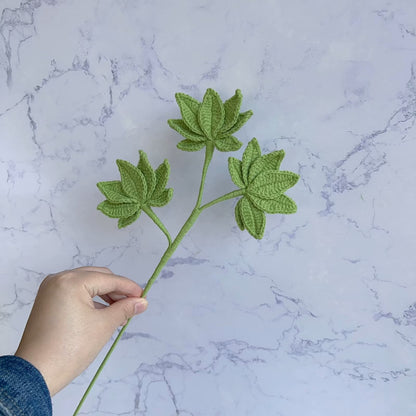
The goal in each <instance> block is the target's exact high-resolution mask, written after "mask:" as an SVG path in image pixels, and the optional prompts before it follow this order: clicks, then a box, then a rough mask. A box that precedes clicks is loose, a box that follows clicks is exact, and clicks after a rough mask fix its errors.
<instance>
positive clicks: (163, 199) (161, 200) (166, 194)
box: [149, 188, 173, 207]
mask: <svg viewBox="0 0 416 416" xmlns="http://www.w3.org/2000/svg"><path fill="white" fill-rule="evenodd" d="M172 196H173V189H172V188H168V189H165V190H164V191H163V192H162V193H161V194H159V195H158V196H157V197H155V198H152V199H151V200H150V201H149V205H151V206H152V207H163V206H164V205H166V204H167V203H168V202H169V201H170V200H171V199H172Z"/></svg>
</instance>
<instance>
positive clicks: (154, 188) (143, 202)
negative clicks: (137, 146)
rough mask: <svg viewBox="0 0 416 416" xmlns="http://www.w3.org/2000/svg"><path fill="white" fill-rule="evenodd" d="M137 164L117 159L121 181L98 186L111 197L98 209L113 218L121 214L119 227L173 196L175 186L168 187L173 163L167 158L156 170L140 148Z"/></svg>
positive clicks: (163, 203) (98, 184) (131, 221)
mask: <svg viewBox="0 0 416 416" xmlns="http://www.w3.org/2000/svg"><path fill="white" fill-rule="evenodd" d="M139 153H140V160H139V163H138V164H137V166H134V165H132V164H131V163H130V162H127V161H125V160H121V159H117V161H116V163H117V166H118V169H119V172H120V176H121V181H107V182H98V183H97V187H98V189H99V190H100V191H101V192H102V193H103V194H104V196H105V197H106V198H107V199H106V200H105V201H103V202H101V203H100V204H99V205H98V206H97V209H98V210H100V211H101V212H102V213H103V214H105V215H107V216H108V217H110V218H119V221H118V228H124V227H127V226H128V225H130V224H131V223H133V222H134V221H136V220H137V219H138V218H139V216H140V213H141V211H142V210H145V211H146V210H148V209H150V207H162V206H164V205H166V204H167V203H168V202H169V201H170V200H171V198H172V195H173V189H172V188H168V189H166V184H167V182H168V179H169V173H170V166H169V162H168V161H167V160H166V159H165V160H164V162H163V163H162V164H160V165H159V167H158V168H157V169H156V171H154V170H153V168H152V166H151V165H150V163H149V160H148V158H147V155H146V153H145V152H143V151H142V150H140V151H139Z"/></svg>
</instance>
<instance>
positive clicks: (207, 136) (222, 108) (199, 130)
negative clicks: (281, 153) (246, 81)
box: [168, 88, 253, 152]
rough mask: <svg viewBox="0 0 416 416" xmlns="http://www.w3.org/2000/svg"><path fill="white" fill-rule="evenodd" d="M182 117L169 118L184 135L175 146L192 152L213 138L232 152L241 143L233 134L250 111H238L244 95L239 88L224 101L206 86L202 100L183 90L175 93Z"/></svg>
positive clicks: (249, 115) (245, 119)
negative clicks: (183, 138)
mask: <svg viewBox="0 0 416 416" xmlns="http://www.w3.org/2000/svg"><path fill="white" fill-rule="evenodd" d="M175 98H176V102H177V103H178V105H179V108H180V110H181V115H182V119H171V120H168V124H169V126H170V127H171V128H172V129H174V130H176V131H177V132H178V133H179V134H181V135H182V136H183V137H185V140H182V141H181V142H179V143H178V144H177V147H178V149H181V150H184V151H187V152H195V151H197V150H201V149H202V148H204V147H205V146H206V145H207V143H209V142H213V143H214V145H215V147H216V148H217V149H218V150H219V151H221V152H231V151H235V150H238V149H240V147H241V146H242V145H243V144H242V143H241V142H240V141H239V140H238V139H237V138H236V137H234V136H233V133H235V132H236V131H237V130H239V129H240V128H241V127H242V126H243V125H244V124H245V123H246V121H247V120H248V119H249V118H250V117H251V116H252V115H253V112H252V111H251V110H249V111H246V112H244V113H240V107H241V101H242V99H243V95H242V94H241V91H240V90H236V91H235V94H234V95H233V96H232V97H231V98H230V99H228V100H227V101H225V103H223V102H222V101H221V98H220V96H219V95H218V93H217V92H215V91H214V90H213V89H211V88H208V89H207V91H206V92H205V95H204V98H203V100H202V103H200V102H199V101H197V100H195V99H194V98H192V97H190V96H189V95H187V94H184V93H180V92H178V93H176V94H175Z"/></svg>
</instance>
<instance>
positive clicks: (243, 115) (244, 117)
mask: <svg viewBox="0 0 416 416" xmlns="http://www.w3.org/2000/svg"><path fill="white" fill-rule="evenodd" d="M252 115H253V112H252V111H251V110H248V111H246V112H245V113H240V114H239V115H238V118H237V121H236V123H235V124H234V125H233V126H232V127H231V128H230V129H228V130H227V131H226V133H227V134H233V133H235V132H236V131H237V130H240V129H241V127H243V126H244V124H246V123H247V121H248V119H249V118H250V117H251V116H252Z"/></svg>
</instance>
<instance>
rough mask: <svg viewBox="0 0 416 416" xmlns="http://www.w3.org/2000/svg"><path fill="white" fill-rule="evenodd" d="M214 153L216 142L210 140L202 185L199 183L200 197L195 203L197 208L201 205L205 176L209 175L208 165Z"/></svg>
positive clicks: (206, 150)
mask: <svg viewBox="0 0 416 416" xmlns="http://www.w3.org/2000/svg"><path fill="white" fill-rule="evenodd" d="M213 154H214V142H212V141H208V142H207V146H206V148H205V160H204V167H203V168H202V176H201V185H199V192H198V199H197V201H196V204H195V209H197V208H199V206H200V205H201V200H202V194H203V192H204V185H205V178H206V176H207V172H208V166H209V164H210V162H211V159H212V155H213Z"/></svg>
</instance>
